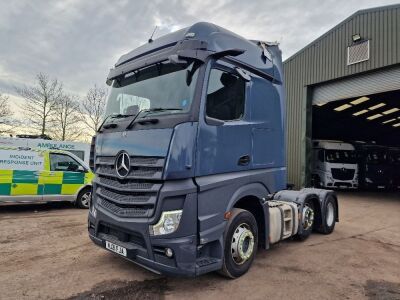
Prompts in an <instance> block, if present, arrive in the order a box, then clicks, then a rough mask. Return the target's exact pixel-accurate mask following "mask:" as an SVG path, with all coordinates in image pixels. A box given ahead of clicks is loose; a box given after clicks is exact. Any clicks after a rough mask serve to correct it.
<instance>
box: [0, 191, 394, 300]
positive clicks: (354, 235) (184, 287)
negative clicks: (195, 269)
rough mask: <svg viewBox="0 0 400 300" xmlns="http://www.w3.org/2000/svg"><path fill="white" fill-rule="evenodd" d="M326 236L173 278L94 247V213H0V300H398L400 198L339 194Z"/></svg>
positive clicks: (59, 209)
mask: <svg viewBox="0 0 400 300" xmlns="http://www.w3.org/2000/svg"><path fill="white" fill-rule="evenodd" d="M339 196H340V198H339V201H340V204H339V205H340V223H338V224H337V227H336V229H335V231H334V232H333V233H332V234H331V235H328V236H324V235H320V234H313V235H312V236H311V237H310V238H309V239H307V240H306V241H304V242H296V241H285V242H282V243H280V244H278V245H275V246H274V247H272V249H270V250H268V251H263V250H260V251H258V254H257V257H256V259H255V261H254V264H253V266H252V268H251V269H250V271H249V273H248V274H246V275H245V276H243V277H241V278H239V279H236V280H227V279H224V278H222V277H220V276H218V275H217V274H207V275H204V276H201V277H199V278H165V277H162V276H158V275H155V274H152V273H151V272H148V271H146V270H144V269H142V268H140V267H138V266H136V265H134V264H132V263H130V262H127V261H125V260H124V259H122V258H121V257H118V256H116V255H113V254H111V253H109V252H107V251H105V250H103V249H100V248H98V247H96V246H94V245H93V244H92V243H91V241H90V240H89V238H88V236H87V231H86V215H87V211H86V210H79V209H75V208H73V207H72V205H70V204H60V203H59V204H52V205H50V204H49V205H35V206H12V207H10V206H9V207H1V208H0V228H1V229H0V270H1V272H0V295H1V296H0V298H1V299H172V298H173V299H188V298H191V299H203V298H206V299H207V298H212V299H219V300H220V299H265V298H266V297H268V298H269V299H283V298H286V299H307V298H308V299H317V298H318V299H400V231H399V228H400V195H399V194H397V195H395V194H378V193H376V194H375V193H368V194H367V193H362V194H361V193H355V192H354V193H340V195H339Z"/></svg>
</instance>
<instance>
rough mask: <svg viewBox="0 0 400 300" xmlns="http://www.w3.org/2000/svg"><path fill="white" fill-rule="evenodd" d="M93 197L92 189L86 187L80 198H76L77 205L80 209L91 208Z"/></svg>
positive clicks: (80, 193) (79, 195)
mask: <svg viewBox="0 0 400 300" xmlns="http://www.w3.org/2000/svg"><path fill="white" fill-rule="evenodd" d="M91 196H92V188H91V187H85V188H84V189H83V190H82V191H80V192H79V194H78V197H76V200H75V205H76V207H78V208H89V203H90V198H91Z"/></svg>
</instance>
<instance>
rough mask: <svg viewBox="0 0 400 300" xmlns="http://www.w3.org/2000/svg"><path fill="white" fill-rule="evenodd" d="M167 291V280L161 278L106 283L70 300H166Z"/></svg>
mask: <svg viewBox="0 0 400 300" xmlns="http://www.w3.org/2000/svg"><path fill="white" fill-rule="evenodd" d="M166 290H167V279H166V278H159V279H152V280H144V281H115V280H113V281H105V282H102V283H100V284H97V285H95V286H94V287H93V288H92V289H91V290H90V291H86V292H83V293H80V294H77V295H75V296H72V297H70V298H67V299H68V300H84V299H91V300H106V299H120V300H135V299H141V300H147V299H149V300H150V299H164V293H165V291H166Z"/></svg>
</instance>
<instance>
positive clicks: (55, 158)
mask: <svg viewBox="0 0 400 300" xmlns="http://www.w3.org/2000/svg"><path fill="white" fill-rule="evenodd" d="M79 166H80V164H79V163H78V162H77V161H76V160H75V159H73V158H72V157H71V156H68V155H66V154H60V153H50V171H72V172H76V171H78V168H79Z"/></svg>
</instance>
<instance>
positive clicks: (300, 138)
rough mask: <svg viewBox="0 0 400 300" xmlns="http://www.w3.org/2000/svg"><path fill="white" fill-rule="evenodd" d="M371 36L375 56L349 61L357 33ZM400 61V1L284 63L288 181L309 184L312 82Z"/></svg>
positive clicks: (358, 16)
mask: <svg viewBox="0 0 400 300" xmlns="http://www.w3.org/2000/svg"><path fill="white" fill-rule="evenodd" d="M357 33H358V34H360V35H361V37H362V38H363V39H369V40H370V59H369V60H368V61H364V62H361V63H357V64H354V65H350V66H347V47H348V46H350V45H351V44H352V35H353V34H357ZM399 63H400V5H392V6H386V7H380V8H375V9H368V10H362V11H359V12H357V13H355V14H354V15H352V16H351V17H349V18H348V19H346V20H344V21H343V22H341V23H340V24H339V25H337V26H336V27H334V28H333V29H332V30H330V31H328V32H327V33H326V34H324V35H323V36H321V37H320V38H318V39H317V40H315V41H314V42H312V43H311V44H310V45H308V46H307V47H305V48H304V49H302V50H300V51H299V52H297V53H296V54H295V55H293V56H292V57H290V58H289V59H287V60H286V61H285V62H284V71H285V81H286V82H285V84H286V98H287V106H286V107H287V112H286V117H287V161H288V181H289V182H290V183H294V184H295V185H296V186H297V187H301V186H304V185H305V180H306V177H305V172H306V169H307V167H308V161H309V155H310V153H309V151H307V147H308V146H309V145H310V143H309V142H310V141H309V140H308V138H309V137H310V132H307V131H310V130H311V129H310V128H311V126H310V121H311V89H312V87H310V86H311V85H315V84H318V83H322V82H325V81H330V80H336V79H339V78H340V77H344V76H352V75H355V74H357V73H361V72H367V71H370V70H374V69H378V68H382V67H385V66H390V65H394V64H399Z"/></svg>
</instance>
